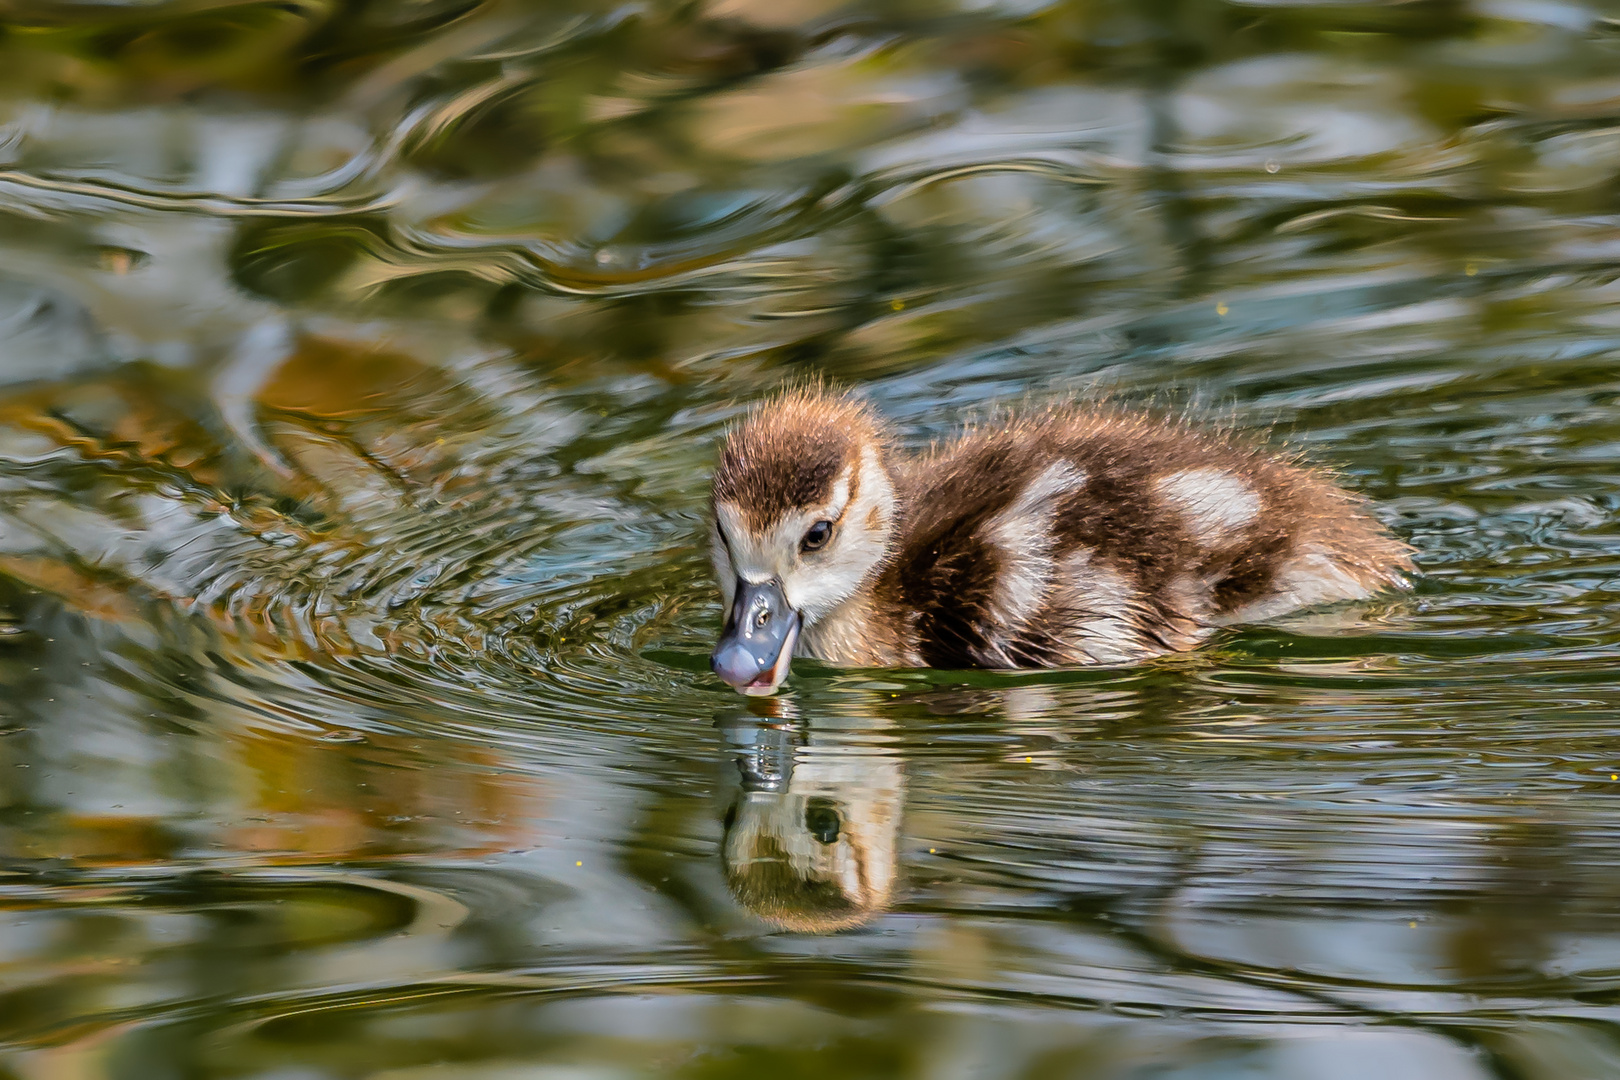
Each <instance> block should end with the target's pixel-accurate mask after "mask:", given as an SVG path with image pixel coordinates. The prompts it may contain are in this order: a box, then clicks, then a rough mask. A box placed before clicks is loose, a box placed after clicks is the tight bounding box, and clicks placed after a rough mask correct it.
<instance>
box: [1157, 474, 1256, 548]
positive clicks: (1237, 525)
mask: <svg viewBox="0 0 1620 1080" xmlns="http://www.w3.org/2000/svg"><path fill="white" fill-rule="evenodd" d="M1153 488H1154V490H1155V491H1157V492H1158V494H1159V497H1160V498H1162V499H1164V500H1165V501H1166V502H1168V503H1170V505H1171V506H1173V507H1174V508H1175V509H1176V511H1177V512H1179V513H1180V514H1181V516H1182V518H1183V519H1184V520H1185V521H1186V522H1187V528H1188V529H1189V530H1190V531H1191V532H1192V534H1193V536H1194V538H1196V539H1197V540H1198V541H1199V542H1200V543H1205V544H1215V543H1219V542H1220V541H1222V540H1225V539H1227V538H1228V537H1229V536H1230V535H1231V534H1232V533H1234V532H1236V531H1237V530H1238V529H1241V528H1243V526H1245V525H1247V524H1249V522H1251V521H1253V520H1254V518H1255V515H1256V514H1258V513H1259V512H1260V496H1259V495H1258V494H1257V493H1256V492H1255V490H1254V489H1253V488H1252V487H1250V486H1249V485H1248V484H1247V483H1245V482H1244V481H1243V480H1242V479H1240V478H1239V477H1236V476H1233V475H1232V474H1231V473H1229V472H1227V471H1226V470H1224V469H1217V468H1215V467H1213V466H1204V467H1203V468H1198V469H1184V470H1182V471H1181V472H1177V473H1171V474H1170V475H1168V476H1161V477H1159V478H1158V479H1157V480H1155V481H1154V482H1153Z"/></svg>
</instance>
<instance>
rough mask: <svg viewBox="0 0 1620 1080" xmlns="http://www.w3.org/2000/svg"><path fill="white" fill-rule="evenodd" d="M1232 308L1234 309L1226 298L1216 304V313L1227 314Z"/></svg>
mask: <svg viewBox="0 0 1620 1080" xmlns="http://www.w3.org/2000/svg"><path fill="white" fill-rule="evenodd" d="M1230 310H1232V309H1231V308H1229V307H1227V306H1226V301H1225V300H1222V301H1221V302H1220V303H1218V304H1216V305H1215V314H1217V315H1225V314H1226V313H1227V312H1228V311H1230Z"/></svg>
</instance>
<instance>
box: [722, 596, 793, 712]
mask: <svg viewBox="0 0 1620 1080" xmlns="http://www.w3.org/2000/svg"><path fill="white" fill-rule="evenodd" d="M798 640H799V613H798V612H797V611H794V610H793V609H792V608H791V607H789V606H788V602H787V597H786V596H784V595H783V594H782V584H781V582H778V581H774V580H773V581H766V582H762V583H760V584H757V585H755V584H751V583H750V582H746V581H741V580H739V581H738V582H737V595H736V597H735V598H734V599H733V600H732V603H731V612H730V614H729V615H727V616H726V628H725V631H724V632H723V633H722V634H721V635H720V642H719V644H717V645H715V647H714V655H713V656H711V657H709V665H710V666H711V667H713V668H714V673H715V674H716V675H718V676H720V677H721V678H722V679H724V680H725V681H726V682H727V683H729V684H730V685H731V686H733V687H735V688H736V689H737V690H738V691H739V692H741V693H744V694H750V695H757V694H769V693H772V692H774V691H775V690H776V688H777V687H778V686H780V685H782V680H783V679H785V678H787V673H788V668H789V667H790V666H791V665H792V663H793V646H794V645H795V644H797V643H798Z"/></svg>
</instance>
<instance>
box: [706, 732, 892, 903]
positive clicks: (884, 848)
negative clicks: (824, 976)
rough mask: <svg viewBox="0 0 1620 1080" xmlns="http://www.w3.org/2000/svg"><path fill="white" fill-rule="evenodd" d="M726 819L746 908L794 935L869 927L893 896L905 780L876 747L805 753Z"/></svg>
mask: <svg viewBox="0 0 1620 1080" xmlns="http://www.w3.org/2000/svg"><path fill="white" fill-rule="evenodd" d="M788 753H789V755H790V756H789V759H788V761H787V762H786V768H784V769H782V770H780V771H779V772H778V775H777V777H775V778H773V779H771V780H767V781H760V780H759V779H758V778H757V777H756V776H754V775H753V774H752V773H751V771H750V770H749V769H748V768H747V766H744V767H743V773H744V783H743V788H744V790H743V792H742V794H740V795H739V796H738V800H737V802H736V803H735V804H733V806H732V808H731V809H730V810H728V811H727V812H726V818H725V837H724V840H723V841H722V844H721V858H722V861H723V862H724V864H725V873H726V883H727V884H728V885H729V886H730V887H731V891H732V893H733V894H734V895H735V896H736V897H737V900H738V901H739V902H740V903H742V904H743V905H744V906H745V907H747V908H749V909H750V910H751V911H753V912H754V913H755V914H756V915H759V916H760V917H761V918H763V919H765V920H767V921H769V922H772V923H775V924H776V925H777V926H780V927H782V928H784V929H787V930H802V931H809V932H817V933H825V932H828V931H832V930H843V929H847V928H849V927H852V926H859V925H860V924H861V923H864V922H866V921H868V920H869V919H871V918H873V917H874V916H876V915H878V914H880V913H881V912H882V911H883V910H884V909H885V908H886V907H887V906H888V904H889V901H890V898H891V896H892V895H893V892H894V887H895V878H896V862H897V851H898V847H899V835H900V817H901V808H902V806H903V805H904V802H905V776H904V773H903V772H902V769H901V764H900V759H899V758H898V757H895V756H893V755H891V754H887V753H884V752H882V751H881V750H877V749H875V748H873V747H870V746H826V745H819V746H802V747H797V748H794V749H790V750H789V751H788Z"/></svg>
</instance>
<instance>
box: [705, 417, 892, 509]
mask: <svg viewBox="0 0 1620 1080" xmlns="http://www.w3.org/2000/svg"><path fill="white" fill-rule="evenodd" d="M885 442H886V440H885V439H884V437H883V429H882V427H881V425H880V423H879V421H878V420H877V418H876V416H874V414H873V413H872V411H871V409H870V408H869V407H868V406H867V405H866V403H865V402H863V401H860V400H859V399H856V398H853V397H850V396H848V395H838V394H831V393H828V392H826V391H824V390H822V389H820V388H819V387H812V388H805V389H800V390H790V391H788V392H786V393H784V394H782V395H780V396H778V397H776V398H772V399H771V400H769V401H767V402H765V403H763V404H761V405H759V406H758V407H756V408H755V409H754V410H753V411H751V412H750V413H749V414H748V416H747V418H746V419H744V420H743V422H742V423H740V424H739V425H737V426H736V427H735V428H733V429H732V430H731V431H730V432H729V433H728V434H727V436H726V440H725V443H724V444H723V445H722V446H721V448H720V463H719V465H718V466H717V467H716V468H715V472H714V499H715V501H716V502H726V503H731V504H733V505H735V506H736V507H737V508H738V509H739V510H740V511H741V512H742V514H743V517H744V520H745V521H746V522H747V523H748V525H749V527H750V528H754V529H760V530H763V529H764V528H767V527H769V526H770V525H771V524H772V523H774V522H776V521H779V520H780V519H781V518H782V517H783V515H785V514H787V513H789V512H790V511H793V510H797V509H801V508H803V507H808V506H816V505H818V504H820V503H824V502H826V501H827V499H828V498H829V497H830V496H831V495H832V487H833V483H834V482H835V481H836V480H837V479H838V476H839V474H840V473H842V472H843V471H844V470H845V469H846V468H847V467H850V466H852V465H854V464H855V463H856V461H857V460H858V456H859V453H860V448H861V447H862V446H863V445H877V446H879V447H880V448H881V447H882V446H883V445H884V443H885Z"/></svg>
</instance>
